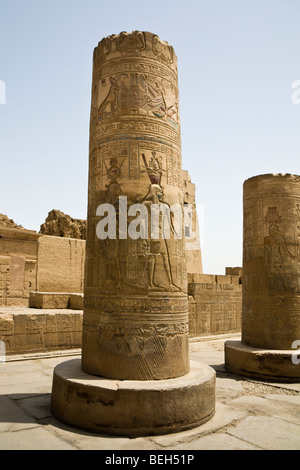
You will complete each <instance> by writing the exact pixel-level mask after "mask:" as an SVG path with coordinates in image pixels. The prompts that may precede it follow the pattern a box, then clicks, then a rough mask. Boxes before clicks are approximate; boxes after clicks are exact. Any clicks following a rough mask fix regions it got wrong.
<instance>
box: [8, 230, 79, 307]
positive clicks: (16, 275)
mask: <svg viewBox="0 0 300 470" xmlns="http://www.w3.org/2000/svg"><path fill="white" fill-rule="evenodd" d="M84 261H85V240H76V239H71V238H63V237H53V236H47V235H39V234H37V233H36V232H34V231H29V230H22V229H14V228H0V306H1V305H3V306H4V305H7V306H25V307H28V306H29V297H30V294H31V293H32V292H37V291H38V292H60V293H69V294H70V293H82V292H83V279H84Z"/></svg>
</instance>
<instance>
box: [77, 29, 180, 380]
mask: <svg viewBox="0 0 300 470" xmlns="http://www.w3.org/2000/svg"><path fill="white" fill-rule="evenodd" d="M178 104H179V103H178V81H177V59H176V56H175V53H174V50H173V48H172V47H171V46H169V45H168V44H167V43H166V42H164V41H161V40H160V39H159V38H158V37H157V36H156V35H153V34H151V33H145V32H139V31H135V32H133V33H121V34H119V35H115V36H110V37H108V38H105V39H103V40H102V41H101V42H100V43H99V45H98V47H97V48H96V49H95V52H94V71H93V89H92V113H91V124H90V164H89V168H90V173H89V207H88V237H87V271H86V279H85V308H84V320H83V354H82V361H83V362H82V364H83V369H84V370H85V371H86V372H89V373H92V374H97V375H102V376H105V377H110V378H119V379H137V380H147V379H164V378H170V377H178V376H180V375H184V374H186V373H187V372H188V371H189V360H188V298H187V273H186V260H185V254H184V249H183V247H184V240H183V237H182V235H183V234H182V227H180V231H181V233H180V234H178V235H180V238H178V239H176V238H175V237H174V233H173V232H172V229H173V227H172V225H171V226H170V237H167V238H166V239H162V233H161V230H162V228H163V227H162V223H160V225H159V227H157V228H158V231H159V233H158V236H159V239H153V238H152V239H151V236H150V230H151V220H152V219H151V216H150V212H151V206H152V205H153V204H159V203H164V204H165V205H166V206H165V207H166V209H168V208H170V207H172V205H173V204H177V205H179V207H180V210H181V212H182V203H183V191H182V189H183V188H182V185H183V177H182V176H183V175H182V165H181V142H180V122H179V109H178ZM120 196H121V197H120ZM106 203H109V204H112V205H113V206H114V207H115V210H116V216H117V224H116V226H115V227H114V229H116V236H115V239H108V238H107V239H104V240H101V239H99V236H100V237H101V233H100V231H101V229H102V227H103V225H101V223H99V222H100V220H101V217H99V216H97V208H98V207H99V206H100V205H103V204H106ZM136 204H140V205H142V208H145V210H146V212H147V213H149V216H148V215H147V222H148V235H147V236H146V237H145V238H138V239H133V237H132V235H130V233H128V229H129V228H130V223H131V222H132V223H133V224H134V223H135V222H134V219H135V218H136V217H137V216H138V215H139V212H136V211H138V210H139V207H138V206H136ZM175 207H176V206H175ZM123 212H125V215H127V214H128V217H127V222H126V220H124V217H123ZM129 214H130V215H129ZM102 215H104V214H103V211H102ZM120 216H121V217H122V220H119V218H120ZM132 228H133V226H132V225H131V229H132ZM120 230H122V233H121V232H120ZM137 230H140V227H137ZM104 236H106V235H104Z"/></svg>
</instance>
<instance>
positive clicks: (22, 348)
mask: <svg viewBox="0 0 300 470" xmlns="http://www.w3.org/2000/svg"><path fill="white" fill-rule="evenodd" d="M81 334H82V312H81V311H72V310H70V311H69V312H66V311H65V310H62V311H60V310H43V311H38V310H37V311H36V310H34V309H32V310H28V312H26V314H24V310H20V311H18V309H17V308H16V310H15V311H11V310H10V311H6V309H5V307H4V308H2V309H0V340H1V341H4V343H5V349H6V351H5V352H6V354H8V355H9V354H22V353H35V352H45V351H53V350H63V349H71V348H80V347H81Z"/></svg>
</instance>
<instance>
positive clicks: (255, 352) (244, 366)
mask: <svg viewBox="0 0 300 470" xmlns="http://www.w3.org/2000/svg"><path fill="white" fill-rule="evenodd" d="M296 355H297V350H290V349H288V350H280V349H263V348H255V347H253V346H248V345H246V344H243V343H242V342H241V341H226V343H225V365H226V369H227V370H228V371H229V372H232V373H234V374H238V375H242V376H245V377H251V378H256V379H261V380H267V381H273V382H300V364H298V363H296V362H298V359H297V357H296ZM298 357H300V354H299V356H298Z"/></svg>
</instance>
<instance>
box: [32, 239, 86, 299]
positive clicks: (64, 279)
mask: <svg viewBox="0 0 300 470" xmlns="http://www.w3.org/2000/svg"><path fill="white" fill-rule="evenodd" d="M84 261H85V240H76V239H73V238H63V237H53V236H50V235H44V236H41V237H40V238H39V251H38V289H37V290H38V291H39V292H74V293H77V292H78V293H79V292H83V280H84Z"/></svg>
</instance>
